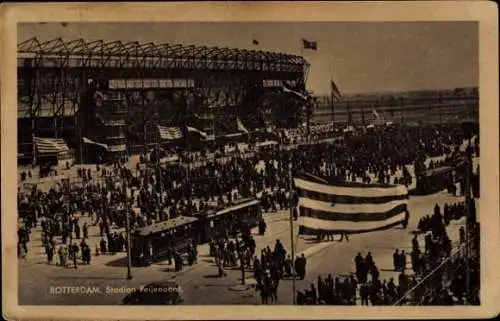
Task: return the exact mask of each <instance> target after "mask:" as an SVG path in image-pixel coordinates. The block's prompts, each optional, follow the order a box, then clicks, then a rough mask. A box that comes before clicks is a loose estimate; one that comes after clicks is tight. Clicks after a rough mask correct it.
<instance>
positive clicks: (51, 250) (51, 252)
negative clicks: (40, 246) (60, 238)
mask: <svg viewBox="0 0 500 321" xmlns="http://www.w3.org/2000/svg"><path fill="white" fill-rule="evenodd" d="M46 251H47V263H48V264H52V261H53V259H54V248H53V247H52V245H47V248H46Z"/></svg>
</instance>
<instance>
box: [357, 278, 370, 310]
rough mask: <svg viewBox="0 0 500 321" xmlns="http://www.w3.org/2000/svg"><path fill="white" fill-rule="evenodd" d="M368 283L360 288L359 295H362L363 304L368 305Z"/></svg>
mask: <svg viewBox="0 0 500 321" xmlns="http://www.w3.org/2000/svg"><path fill="white" fill-rule="evenodd" d="M369 294H370V293H369V289H368V285H367V284H365V283H363V284H362V285H361V287H360V288H359V296H360V297H361V305H368V296H369Z"/></svg>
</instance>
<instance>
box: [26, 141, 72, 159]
mask: <svg viewBox="0 0 500 321" xmlns="http://www.w3.org/2000/svg"><path fill="white" fill-rule="evenodd" d="M33 143H34V144H35V148H36V151H37V153H38V154H40V155H58V156H63V155H65V154H67V153H68V152H69V148H68V145H67V144H66V142H65V141H64V139H58V138H42V137H33Z"/></svg>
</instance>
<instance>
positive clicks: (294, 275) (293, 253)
mask: <svg viewBox="0 0 500 321" xmlns="http://www.w3.org/2000/svg"><path fill="white" fill-rule="evenodd" d="M288 177H289V180H290V182H289V184H290V245H291V247H292V262H293V260H295V245H294V241H293V235H294V233H293V181H292V162H291V160H289V163H288ZM295 272H296V271H293V273H292V276H293V282H292V291H293V293H292V300H293V302H292V303H293V304H295V303H296V302H295V301H296V300H295V299H296V298H295V282H296V273H295Z"/></svg>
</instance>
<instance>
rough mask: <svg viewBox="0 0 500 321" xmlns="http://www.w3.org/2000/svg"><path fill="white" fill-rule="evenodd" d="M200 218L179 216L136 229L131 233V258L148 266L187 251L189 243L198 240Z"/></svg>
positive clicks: (136, 264) (136, 262)
mask: <svg viewBox="0 0 500 321" xmlns="http://www.w3.org/2000/svg"><path fill="white" fill-rule="evenodd" d="M198 221H199V220H198V219H197V218H195V217H189V216H179V217H176V218H173V219H171V220H167V221H164V222H160V223H156V224H152V225H148V226H144V227H141V228H137V229H135V230H134V231H133V232H132V233H131V235H130V236H131V247H132V248H131V254H132V255H131V259H132V264H133V265H135V266H147V265H150V264H151V263H154V262H158V261H162V260H165V259H167V258H168V257H170V256H171V255H173V253H172V250H174V251H177V252H178V253H180V254H183V253H186V251H187V249H188V246H189V243H190V242H192V241H195V242H196V241H198V240H197V235H198V233H197V227H198V225H197V223H198Z"/></svg>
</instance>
